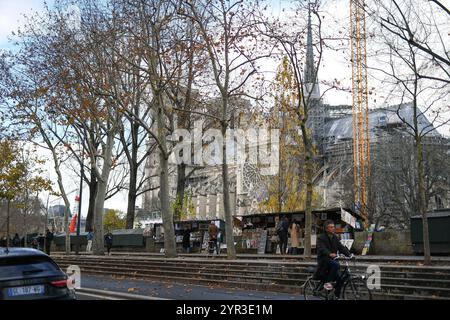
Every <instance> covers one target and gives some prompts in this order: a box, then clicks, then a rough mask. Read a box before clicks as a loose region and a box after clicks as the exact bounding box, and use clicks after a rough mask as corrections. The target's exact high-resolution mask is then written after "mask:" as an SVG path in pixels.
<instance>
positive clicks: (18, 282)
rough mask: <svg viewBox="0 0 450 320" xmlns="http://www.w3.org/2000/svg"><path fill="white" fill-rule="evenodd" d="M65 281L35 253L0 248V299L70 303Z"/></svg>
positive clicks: (54, 266) (52, 264)
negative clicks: (64, 301) (67, 301)
mask: <svg viewBox="0 0 450 320" xmlns="http://www.w3.org/2000/svg"><path fill="white" fill-rule="evenodd" d="M67 278H68V277H67V275H66V274H65V273H64V272H63V271H62V270H61V268H60V267H59V266H58V265H57V264H56V263H55V262H54V261H53V260H52V259H51V258H50V257H49V256H48V255H46V254H45V253H43V252H41V251H39V250H35V249H26V248H9V250H7V249H6V248H0V300H49V299H51V300H73V299H75V294H74V293H73V290H70V289H69V288H68V287H67Z"/></svg>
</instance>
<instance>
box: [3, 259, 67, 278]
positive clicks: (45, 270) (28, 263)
mask: <svg viewBox="0 0 450 320" xmlns="http://www.w3.org/2000/svg"><path fill="white" fill-rule="evenodd" d="M56 271H59V268H58V266H57V265H56V264H55V263H54V262H53V261H52V260H50V259H49V258H47V257H45V256H23V257H6V258H0V281H1V280H12V279H17V278H26V277H33V276H46V275H50V274H54V273H55V272H56Z"/></svg>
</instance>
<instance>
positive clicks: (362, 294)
mask: <svg viewBox="0 0 450 320" xmlns="http://www.w3.org/2000/svg"><path fill="white" fill-rule="evenodd" d="M344 299H345V300H372V293H371V292H370V290H369V288H368V287H367V283H366V281H364V280H363V279H361V278H352V279H349V280H348V281H347V282H346V283H345V285H344Z"/></svg>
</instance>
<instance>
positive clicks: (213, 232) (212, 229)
mask: <svg viewBox="0 0 450 320" xmlns="http://www.w3.org/2000/svg"><path fill="white" fill-rule="evenodd" d="M208 233H209V241H210V242H212V243H213V245H214V248H215V250H216V253H217V255H218V254H219V252H220V249H219V247H218V246H217V236H218V234H219V228H217V226H216V224H215V223H214V221H211V224H210V225H209V227H208Z"/></svg>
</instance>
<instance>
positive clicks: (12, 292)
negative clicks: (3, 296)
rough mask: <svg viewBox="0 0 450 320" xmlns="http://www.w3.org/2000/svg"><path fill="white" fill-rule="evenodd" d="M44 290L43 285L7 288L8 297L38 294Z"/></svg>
mask: <svg viewBox="0 0 450 320" xmlns="http://www.w3.org/2000/svg"><path fill="white" fill-rule="evenodd" d="M44 292H45V288H44V286H43V285H38V286H28V287H15V288H8V295H9V296H10V297H18V296H31V295H38V294H44Z"/></svg>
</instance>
